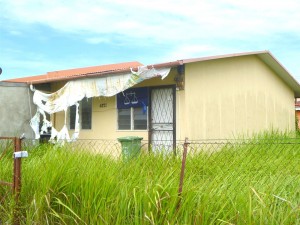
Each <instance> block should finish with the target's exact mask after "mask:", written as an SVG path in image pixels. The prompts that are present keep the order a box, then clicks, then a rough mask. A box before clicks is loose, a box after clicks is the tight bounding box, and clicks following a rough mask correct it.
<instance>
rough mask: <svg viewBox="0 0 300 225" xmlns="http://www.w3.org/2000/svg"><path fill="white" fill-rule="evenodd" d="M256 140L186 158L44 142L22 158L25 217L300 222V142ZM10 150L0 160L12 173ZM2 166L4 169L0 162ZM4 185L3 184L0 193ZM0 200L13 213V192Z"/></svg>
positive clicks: (38, 220) (0, 214)
mask: <svg viewBox="0 0 300 225" xmlns="http://www.w3.org/2000/svg"><path fill="white" fill-rule="evenodd" d="M284 140H285V141H284V142H285V143H284V144H279V143H276V142H270V141H268V142H267V141H257V140H252V141H250V142H249V143H247V144H245V143H240V144H239V145H223V147H222V149H219V150H218V151H216V152H214V153H211V152H210V153H207V152H205V151H197V153H195V154H193V157H191V156H189V157H188V158H187V164H186V172H185V179H184V186H183V192H182V194H181V196H180V198H181V201H180V205H178V202H179V199H178V198H179V197H178V193H177V192H178V184H179V174H180V168H181V158H180V157H173V156H170V157H168V156H166V155H157V154H155V155H151V154H150V155H148V154H145V155H141V156H140V157H139V158H136V159H133V160H131V161H127V162H123V161H122V160H116V159H114V158H110V157H108V156H103V155H100V154H93V153H89V152H85V151H77V150H74V149H73V150H71V149H67V148H57V147H54V146H48V145H42V146H39V147H37V148H35V149H32V150H31V151H30V152H29V158H27V159H25V160H23V164H22V184H23V185H22V193H21V199H20V207H21V215H22V218H21V221H22V223H24V224H300V145H299V143H297V142H296V143H289V141H288V139H284ZM10 160H11V156H10V157H5V158H4V159H2V161H1V170H0V180H1V179H2V177H3V176H6V177H7V174H8V172H7V170H8V167H6V166H3V165H5V164H8V163H10ZM2 168H4V170H5V171H4V170H3V169H2ZM1 191H2V189H0V196H1V194H2V193H3V191H2V193H1ZM6 200H7V201H5V203H3V204H2V205H1V207H0V218H1V220H2V222H3V223H5V222H7V223H10V222H11V221H12V214H13V213H12V210H13V208H14V205H13V198H9V196H7V198H6Z"/></svg>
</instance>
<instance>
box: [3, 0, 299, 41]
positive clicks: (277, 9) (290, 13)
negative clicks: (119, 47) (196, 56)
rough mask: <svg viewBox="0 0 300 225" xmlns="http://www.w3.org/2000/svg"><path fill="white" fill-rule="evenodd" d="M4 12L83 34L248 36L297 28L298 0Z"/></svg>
mask: <svg viewBox="0 0 300 225" xmlns="http://www.w3.org/2000/svg"><path fill="white" fill-rule="evenodd" d="M3 8H4V9H5V11H6V13H5V14H3V13H2V15H5V16H6V17H9V18H10V19H15V21H16V22H18V23H39V24H44V25H48V26H50V27H52V28H54V29H57V30H60V31H65V32H74V33H77V32H78V33H79V32H80V33H82V32H86V33H87V34H94V35H95V34H97V35H102V34H109V33H115V34H119V35H123V36H124V37H128V38H132V37H133V38H145V37H148V38H151V39H152V40H153V41H174V42H177V41H187V40H194V39H197V38H204V37H208V38H209V37H217V36H222V37H223V38H239V37H240V38H249V39H250V38H251V37H249V36H253V35H254V34H257V35H267V34H270V32H300V31H298V30H299V29H298V28H299V26H300V14H299V13H298V12H299V10H300V2H299V1H298V0H287V1H285V2H282V1H277V2H276V1H271V0H266V1H258V0H252V1H234V0H216V1H198V0H197V1H196V0H187V1H177V0H176V1H171V0H164V1H162V0H152V1H143V0H140V1H138V0H128V1H121V0H112V1H104V0H99V1H97V0H94V1H93V0H88V1H83V0H75V1H60V0H52V1H39V0H15V1H7V2H6V3H5V5H4V7H3Z"/></svg>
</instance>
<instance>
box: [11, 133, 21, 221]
mask: <svg viewBox="0 0 300 225" xmlns="http://www.w3.org/2000/svg"><path fill="white" fill-rule="evenodd" d="M21 144H22V139H20V138H18V137H15V138H14V145H15V148H14V152H20V151H21ZM20 191H21V158H17V157H14V175H13V194H14V197H15V204H16V207H15V210H14V221H13V223H14V225H19V224H20V218H19V216H20V215H19V198H20Z"/></svg>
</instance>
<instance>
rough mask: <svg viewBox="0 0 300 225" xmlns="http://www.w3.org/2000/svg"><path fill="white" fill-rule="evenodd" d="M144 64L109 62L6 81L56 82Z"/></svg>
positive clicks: (113, 71) (99, 74) (124, 69)
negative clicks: (107, 63)
mask: <svg viewBox="0 0 300 225" xmlns="http://www.w3.org/2000/svg"><path fill="white" fill-rule="evenodd" d="M142 65H143V64H141V63H140V62H125V63H117V64H109V65H102V66H91V67H84V68H77V69H69V70H59V71H53V72H48V73H47V74H44V75H38V76H30V77H22V78H15V79H10V80H5V81H6V82H22V83H46V82H54V81H59V80H71V79H74V78H80V77H92V76H101V75H104V74H107V73H116V72H122V71H129V70H130V68H137V67H138V66H142Z"/></svg>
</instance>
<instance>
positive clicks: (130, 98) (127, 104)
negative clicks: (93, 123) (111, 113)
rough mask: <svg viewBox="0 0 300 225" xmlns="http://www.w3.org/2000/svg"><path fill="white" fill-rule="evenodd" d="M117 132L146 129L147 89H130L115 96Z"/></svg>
mask: <svg viewBox="0 0 300 225" xmlns="http://www.w3.org/2000/svg"><path fill="white" fill-rule="evenodd" d="M117 109H118V130H147V129H148V88H130V89H128V90H126V91H124V92H122V93H119V94H118V95H117Z"/></svg>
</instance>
